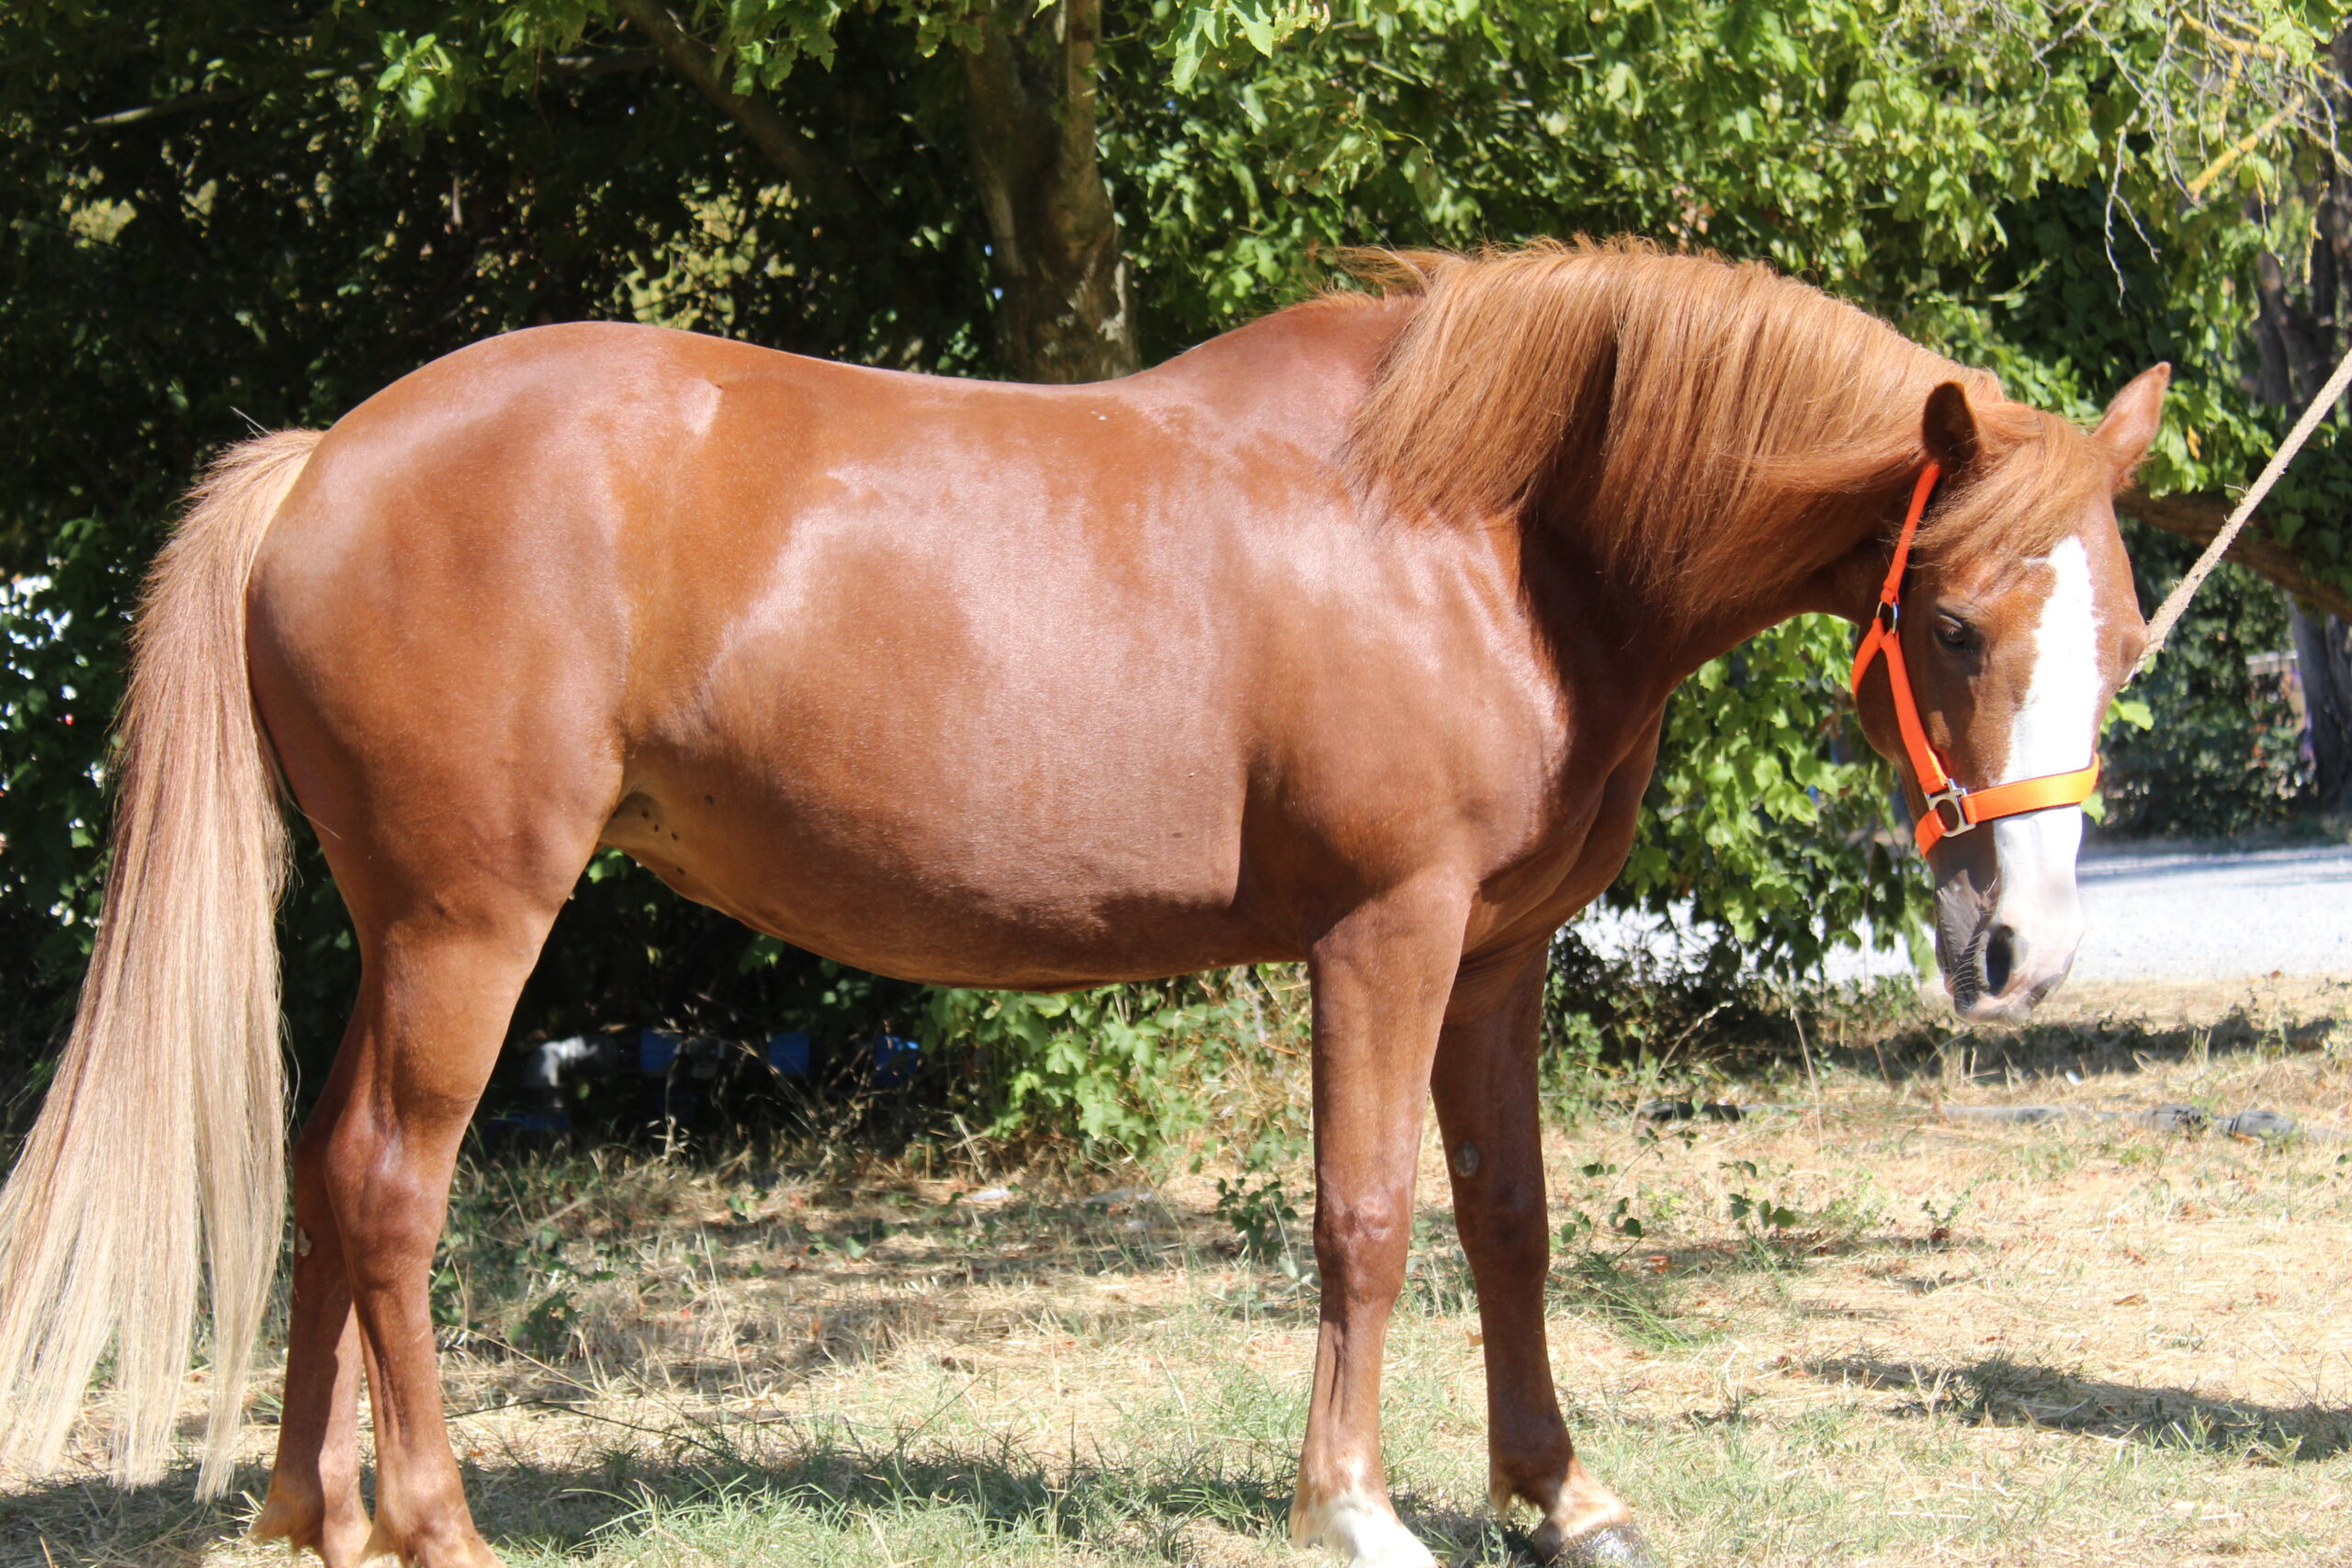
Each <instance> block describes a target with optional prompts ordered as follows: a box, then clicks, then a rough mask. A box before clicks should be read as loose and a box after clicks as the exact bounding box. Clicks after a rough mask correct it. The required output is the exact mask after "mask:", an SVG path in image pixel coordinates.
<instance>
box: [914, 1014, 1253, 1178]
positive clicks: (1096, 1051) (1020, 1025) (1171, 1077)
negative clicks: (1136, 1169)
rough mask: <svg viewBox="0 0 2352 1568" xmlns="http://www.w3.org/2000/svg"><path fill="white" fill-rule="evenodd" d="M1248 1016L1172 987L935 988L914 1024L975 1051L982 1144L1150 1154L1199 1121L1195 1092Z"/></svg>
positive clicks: (1201, 1118)
mask: <svg viewBox="0 0 2352 1568" xmlns="http://www.w3.org/2000/svg"><path fill="white" fill-rule="evenodd" d="M1248 1018H1249V1008H1248V1006H1247V1005H1246V1004H1245V1003H1243V1002H1242V1001H1240V1000H1239V999H1238V998H1236V997H1234V996H1233V995H1231V994H1229V993H1220V992H1219V991H1217V990H1215V989H1212V988H1211V987H1209V986H1207V985H1204V984H1203V983H1201V982H1197V981H1177V982H1173V983H1170V984H1166V985H1158V986H1106V987H1099V988H1097V989H1094V990H1090V991H1070V992H1064V993H1060V994H1057V995H1051V996H1032V995H1025V994H1023V993H1021V992H1015V991H976V990H967V989H962V988H959V987H940V988H937V989H934V990H933V991H932V992H931V993H930V998H929V1001H928V1003H927V1005H926V1008H925V1011H924V1014H923V1025H924V1028H925V1030H926V1031H927V1032H928V1035H929V1038H931V1039H933V1040H935V1041H939V1042H941V1043H945V1044H951V1045H956V1046H962V1047H967V1048H968V1049H969V1050H970V1052H971V1053H972V1054H973V1056H974V1058H975V1060H976V1063H977V1066H978V1081H979V1083H980V1085H981V1086H983V1088H982V1094H983V1095H984V1097H985V1100H986V1104H985V1107H984V1109H985V1111H986V1112H987V1113H988V1114H989V1117H990V1120H989V1123H988V1133H989V1136H991V1137H998V1138H1009V1137H1017V1136H1022V1135H1035V1134H1049V1135H1050V1134H1069V1135H1074V1136H1075V1137H1076V1138H1077V1139H1078V1140H1079V1142H1080V1145H1081V1146H1082V1147H1084V1148H1087V1149H1089V1150H1096V1151H1103V1152H1133V1153H1138V1154H1149V1153H1152V1152H1155V1151H1157V1150H1159V1148H1161V1147H1163V1146H1165V1145H1168V1144H1170V1143H1173V1142H1175V1141H1176V1140H1177V1139H1178V1138H1180V1137H1182V1135H1183V1134H1187V1133H1190V1132H1193V1131H1195V1130H1196V1129H1198V1128H1199V1127H1201V1126H1202V1125H1204V1122H1205V1119H1206V1108H1205V1107H1204V1104H1203V1103H1202V1101H1201V1099H1200V1097H1199V1096H1198V1094H1197V1093H1196V1092H1194V1090H1195V1088H1196V1086H1197V1085H1198V1083H1199V1082H1200V1080H1201V1078H1202V1077H1204V1076H1205V1074H1206V1072H1207V1071H1209V1070H1210V1069H1211V1068H1213V1066H1215V1064H1216V1058H1218V1057H1219V1056H1221V1055H1223V1053H1224V1052H1225V1051H1226V1050H1227V1049H1228V1048H1229V1047H1230V1043H1232V1042H1233V1041H1234V1040H1235V1039H1237V1038H1238V1037H1239V1036H1240V1035H1241V1034H1242V1033H1243V1032H1244V1025H1245V1023H1246V1021H1247V1020H1248Z"/></svg>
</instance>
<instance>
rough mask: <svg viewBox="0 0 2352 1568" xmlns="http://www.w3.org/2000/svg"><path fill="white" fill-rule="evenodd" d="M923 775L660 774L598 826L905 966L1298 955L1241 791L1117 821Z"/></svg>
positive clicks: (663, 873)
mask: <svg viewBox="0 0 2352 1568" xmlns="http://www.w3.org/2000/svg"><path fill="white" fill-rule="evenodd" d="M922 793H923V792H922V791H921V790H920V789H912V788H910V789H908V790H903V791H899V792H882V791H873V790H867V791H862V792H858V794H857V798H856V799H855V800H854V801H852V800H851V799H848V798H845V797H843V796H842V795H830V794H828V793H827V792H825V791H823V790H822V789H821V788H820V787H817V786H816V785H814V784H811V782H810V781H809V780H807V779H805V778H803V779H785V780H775V779H758V780H745V781H740V782H729V781H728V780H725V779H722V778H718V777H704V778H700V779H684V780H678V781H673V782H671V783H669V784H661V783H656V784H650V786H649V787H645V788H641V789H639V791H638V792H636V793H633V794H631V795H629V796H628V798H627V799H625V800H624V801H623V802H622V803H621V807H620V809H619V810H618V811H617V812H616V814H615V815H614V817H613V819H612V821H611V822H610V823H609V824H608V825H607V827H606V829H605V834H604V841H605V843H606V844H609V845H612V846H614V847H616V848H618V849H620V850H622V851H624V852H627V853H628V854H629V855H630V856H632V857H633V858H634V859H636V860H638V861H639V862H640V863H643V864H644V865H646V866H647V867H649V868H650V869H651V870H652V871H653V872H654V873H655V874H657V875H659V876H660V877H662V880H664V881H665V882H667V883H669V884H670V885H671V886H673V887H675V888H676V889H677V890H678V891H679V892H681V893H683V894H684V895H686V896H687V897H692V898H695V899H697V900H699V901H701V902H703V903H707V904H710V905H712V906H713V907H715V908H719V909H722V910H725V911H726V912H727V913H729V914H730V915H732V916H734V917H735V918H736V919H740V920H741V921H743V922H744V923H745V924H746V925H749V926H752V927H753V928H754V929H756V930H759V931H765V932H768V933H769V934H771V935H774V936H776V937H779V938H781V939H783V940H784V941H786V942H791V943H793V944H794V945H795V946H797V947H804V948H807V949H809V951H811V952H814V953H821V954H823V955H824V956H826V957H829V958H833V959H836V960H839V961H840V962H842V963H844V964H854V965H855V966H857V967H859V968H861V969H868V970H873V971H875V972H876V973H879V974H886V975H892V976H899V977H901V978H905V979H912V980H922V981H927V982H931V983H933V984H959V985H985V986H1001V987H1027V988H1037V989H1052V988H1059V987H1074V986H1082V985H1090V984H1100V983H1107V982H1110V981H1114V980H1125V979H1140V978H1146V977H1150V976H1162V975H1175V974H1184V973H1189V972H1192V971H1194V970H1200V969H1208V968H1216V967H1220V966H1223V965H1227V964H1240V963H1248V962H1258V961H1267V960H1272V959H1277V958H1283V957H1290V956H1295V953H1292V952H1290V951H1289V950H1288V947H1287V945H1286V944H1284V943H1283V942H1280V941H1279V940H1278V938H1277V937H1275V936H1274V935H1272V934H1271V933H1269V932H1268V931H1265V930H1263V929H1261V927H1260V925H1259V924H1258V923H1257V922H1255V921H1253V920H1252V919H1250V914H1249V912H1248V911H1247V910H1246V909H1245V908H1243V904H1242V900H1241V898H1240V897H1239V896H1238V865H1239V858H1240V857H1239V847H1238V844H1239V833H1238V818H1239V813H1238V809H1235V810H1231V811H1223V812H1221V811H1218V810H1216V809H1213V808H1212V807H1211V805H1210V803H1209V802H1208V801H1207V800H1206V799H1205V798H1196V799H1193V800H1190V801H1186V802H1183V803H1182V805H1181V807H1180V806H1178V804H1177V803H1174V802H1170V801H1169V800H1166V799H1164V798H1163V799H1162V800H1160V801H1159V803H1158V806H1159V809H1157V810H1154V809H1152V807H1150V806H1149V805H1147V804H1144V803H1140V802H1138V803H1137V804H1136V808H1135V809H1131V810H1125V811H1121V812H1119V813H1118V814H1117V819H1116V820H1109V819H1106V817H1105V816H1104V815H1099V814H1096V813H1092V812H1090V811H1088V810H1087V809H1085V808H1084V807H1083V806H1082V805H1073V804H1072V803H1069V802H1063V803H1060V807H1059V809H1053V808H1051V807H1048V808H1047V809H1039V807H1038V806H1037V805H1036V803H1034V802H1033V803H1023V802H1021V801H1016V800H1006V801H1001V802H996V803H994V808H993V809H991V808H989V804H988V803H981V802H974V801H969V800H967V801H961V802H956V803H954V804H953V805H952V806H949V807H947V808H946V809H933V810H926V809H924V805H923V800H922ZM934 804H940V803H934ZM1171 807H1175V808H1173V809H1171Z"/></svg>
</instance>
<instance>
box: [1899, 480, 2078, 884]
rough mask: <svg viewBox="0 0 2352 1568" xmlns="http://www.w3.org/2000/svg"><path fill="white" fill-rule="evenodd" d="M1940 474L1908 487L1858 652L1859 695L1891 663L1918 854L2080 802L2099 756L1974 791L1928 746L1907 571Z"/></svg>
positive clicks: (1933, 748) (1913, 832) (1914, 837)
mask: <svg viewBox="0 0 2352 1568" xmlns="http://www.w3.org/2000/svg"><path fill="white" fill-rule="evenodd" d="M1941 472H1942V470H1941V469H1939V468H1937V466H1936V465H1935V464H1933V463H1929V464H1928V466H1927V467H1926V468H1922V469H1920V470H1919V482H1918V484H1917V487H1916V488H1914V489H1913V491H1911V510H1910V511H1909V512H1908V513H1905V515H1904V519H1903V532H1902V533H1901V534H1900V535H1898V536H1896V538H1895V541H1894V565H1892V566H1891V567H1889V568H1888V569H1887V573H1886V586H1885V587H1883V588H1882V589H1880V590H1879V592H1878V608H1877V609H1876V610H1875V611H1874V612H1873V613H1872V614H1871V624H1870V626H1869V628H1868V629H1867V630H1865V631H1864V632H1863V633H1862V642H1861V646H1860V648H1858V649H1855V650H1854V695H1855V697H1856V698H1858V699H1859V698H1860V696H1861V694H1862V676H1863V674H1864V673H1865V672H1866V671H1868V670H1869V669H1870V667H1871V660H1873V659H1883V660H1886V686H1887V692H1888V694H1889V695H1890V696H1892V697H1893V698H1894V727H1895V728H1896V729H1897V730H1898V731H1900V732H1901V734H1902V736H1903V755H1904V760H1905V761H1907V762H1909V763H1910V764H1911V776H1912V778H1913V779H1915V780H1916V781H1917V783H1918V785H1919V793H1920V794H1922V795H1926V796H1927V797H1928V811H1927V815H1926V816H1924V817H1921V818H1919V822H1918V825H1917V827H1916V828H1914V829H1912V837H1913V839H1915V840H1917V843H1918V845H1919V852H1920V853H1921V854H1925V853H1927V852H1928V851H1929V850H1932V849H1934V848H1935V847H1936V846H1937V845H1938V844H1939V843H1941V842H1943V840H1946V839H1949V838H1952V837H1954V836H1955V835H1958V834H1961V833H1965V832H1967V831H1969V830H1970V829H1973V828H1975V827H1976V826H1978V825H1979V824H1980V823H1985V822H1990V821H1993V820H1995V819H1996V818H2002V817H2018V816H2022V815H2024V814H2025V813H2026V812H2029V811H2047V810H2049V809H2050V808H2051V807H2056V806H2080V805H2081V804H2082V803H2083V802H2084V801H2086V800H2088V799H2089V798H2090V796H2091V791H2093V790H2095V789H2097V788H2098V754H2097V753H2096V752H2094V753H2093V754H2092V756H2091V761H2090V766H2088V767H2086V768H2077V769H2075V771H2074V772H2073V773H2043V774H2041V775H2040V776H2039V777H2036V778H2030V779H2018V781H2016V782H2015V783H2013V784H1994V785H1991V786H1990V787H1988V788H1985V789H1969V788H1967V787H1966V786H1964V785H1962V784H1959V783H1957V782H1956V781H1955V780H1954V779H1953V778H1952V776H1951V774H1950V773H1946V772H1945V771H1944V765H1943V761H1942V759H1941V758H1939V757H1938V756H1937V755H1936V749H1935V747H1933V746H1932V745H1930V744H1928V731H1927V729H1926V728H1925V727H1924V726H1922V725H1921V724H1920V722H1919V703H1918V699H1917V697H1916V696H1915V695H1914V694H1912V691H1911V671H1910V669H1909V667H1908V666H1906V665H1905V663H1904V662H1903V637H1902V626H1903V572H1904V569H1905V567H1907V566H1909V565H1910V563H1911V540H1912V538H1913V536H1915V535H1917V533H1918V531H1919V518H1920V516H1921V514H1923V513H1925V512H1926V511H1927V510H1928V495H1929V494H1930V493H1931V492H1932V491H1934V490H1935V488H1936V480H1937V479H1938V478H1939V476H1940V475H1941Z"/></svg>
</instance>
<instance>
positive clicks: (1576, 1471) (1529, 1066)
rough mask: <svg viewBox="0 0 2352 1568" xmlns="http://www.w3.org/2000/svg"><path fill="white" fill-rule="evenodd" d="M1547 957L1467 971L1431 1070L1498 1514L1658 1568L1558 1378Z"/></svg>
mask: <svg viewBox="0 0 2352 1568" xmlns="http://www.w3.org/2000/svg"><path fill="white" fill-rule="evenodd" d="M1544 958H1545V947H1544V945H1537V946H1536V947H1534V948H1533V949H1532V951H1529V952H1525V953H1518V954H1514V955H1512V956H1511V957H1510V958H1509V959H1507V960H1505V961H1502V962H1498V963H1491V964H1479V965H1476V966H1472V965H1467V964H1465V965H1464V968H1463V972H1462V974H1461V976H1459V978H1458V979H1457V980H1456V982H1455V985H1454V993H1453V1001H1452V1003H1451V1005H1450V1006H1449V1008H1448V1010H1447V1013H1446V1021H1445V1029H1444V1032H1443V1033H1442V1035H1441V1036H1440V1039H1439V1042H1438V1051H1437V1061H1436V1063H1435V1065H1434V1066H1433V1068H1432V1070H1431V1073H1430V1089H1431V1092H1432V1094H1433V1096H1434V1098H1435V1100H1436V1101H1437V1115H1438V1126H1439V1129H1440V1130H1441V1131H1442V1133H1443V1134H1444V1137H1445V1154H1446V1168H1447V1169H1448V1170H1449V1171H1450V1172H1451V1174H1452V1176H1453V1213H1454V1219H1455V1222H1456V1224H1458V1225H1459V1227H1460V1230H1461V1234H1462V1249H1463V1251H1464V1253H1465V1254H1466V1255H1467V1256H1468V1258H1469V1260H1470V1272H1471V1275H1472V1277H1473V1278H1474V1279H1475V1280H1476V1281H1477V1285H1478V1317H1479V1325H1480V1328H1481V1329H1482V1331H1483V1333H1484V1336H1485V1339H1486V1346H1487V1443H1488V1455H1489V1460H1488V1471H1487V1477H1488V1487H1489V1489H1490V1491H1491V1493H1492V1495H1493V1499H1494V1504H1495V1508H1496V1511H1497V1512H1498V1513H1503V1512H1507V1511H1508V1510H1509V1508H1510V1504H1511V1502H1512V1500H1513V1499H1514V1498H1523V1499H1525V1500H1526V1501H1527V1502H1529V1503H1531V1504H1532V1505H1534V1506H1535V1509H1536V1511H1537V1512H1538V1513H1540V1514H1542V1515H1543V1520H1542V1522H1541V1523H1540V1524H1538V1525H1537V1526H1536V1529H1535V1533H1534V1537H1533V1542H1532V1544H1533V1545H1534V1548H1535V1551H1536V1553H1537V1555H1538V1556H1540V1557H1543V1558H1545V1559H1549V1560H1556V1561H1558V1562H1573V1563H1626V1564H1634V1563H1645V1562H1649V1561H1650V1557H1649V1554H1648V1551H1647V1549H1646V1548H1645V1546H1644V1545H1643V1542H1642V1538H1641V1535H1640V1533H1639V1532H1638V1531H1637V1530H1636V1529H1634V1523H1633V1515H1632V1513H1631V1511H1630V1510H1628V1509H1627V1508H1626V1506H1625V1505H1624V1504H1623V1503H1622V1502H1620V1501H1619V1500H1618V1499H1617V1497H1616V1496H1615V1495H1613V1494H1611V1492H1610V1491H1609V1490H1608V1488H1606V1487H1604V1486H1602V1485H1601V1484H1600V1483H1599V1482H1598V1481H1596V1480H1594V1479H1593V1478H1592V1476H1591V1474H1590V1473H1589V1472H1587V1471H1586V1469H1585V1468H1584V1466H1583V1464H1582V1463H1580V1462H1579V1461H1577V1456H1576V1449H1575V1446H1574V1445H1573V1444H1572V1443H1571V1442H1570V1441H1569V1439H1568V1429H1567V1427H1566V1424H1564V1423H1563V1422H1562V1421H1561V1419H1560V1405H1559V1400H1558V1397H1557V1396H1556V1394H1555V1392H1554V1390H1553V1386H1552V1360H1551V1352H1550V1349H1549V1348H1548V1346H1547V1345H1546V1344H1545V1336H1544V1277H1545V1275H1546V1274H1547V1272H1548V1271H1549V1269H1550V1265H1551V1236H1550V1234H1549V1223H1548V1220H1547V1217H1546V1213H1545V1208H1544V1154H1543V1147H1542V1142H1541V1138H1542V1128H1541V1124H1540V1122H1539V1120H1538V1117H1537V1100H1536V1094H1537V1081H1536V1052H1537V1048H1538V1046H1539V1044H1540V1043H1541V1042H1542V1036H1543V1022H1544V1014H1543V1005H1544Z"/></svg>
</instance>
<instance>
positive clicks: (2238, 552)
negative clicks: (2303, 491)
mask: <svg viewBox="0 0 2352 1568" xmlns="http://www.w3.org/2000/svg"><path fill="white" fill-rule="evenodd" d="M2115 509H2116V510H2117V511H2118V512H2120V513H2123V514H2125V515H2126V516H2129V517H2136V518H2138V519H2139V520H2140V521H2141V522H2143V523H2145V524H2146V525H2148V526H2150V527H2151V528H2161V529H2163V530H2164V531H2165V533H2167V534H2177V535H2178V536H2181V537H2182V538H2184V539H2193V540H2195V541H2196V542H2197V543H2198V544H2199V545H2210V544H2211V543H2212V542H2213V536H2214V535H2216V534H2219V533H2220V532H2221V531H2222V524H2223V523H2224V522H2226V521H2228V519H2229V515H2230V502H2229V500H2228V498H2227V497H2224V496H2218V495H2166V496H2151V495H2149V494H2147V493H2146V492H2145V491H2141V490H2138V489H2133V490H2130V491H2125V492H2124V493H2123V494H2121V495H2119V496H2117V497H2116V498H2115ZM2223 559H2225V560H2233V561H2235V562H2237V563H2238V564H2239V565H2240V566H2242V567H2245V568H2246V569H2247V570H2251V571H2256V572H2259V573H2260V574H2261V575H2262V576H2264V577H2267V578H2268V579H2269V580H2270V581H2273V582H2275V583H2277V584H2278V586H2279V587H2281V588H2283V589H2285V590H2286V591H2287V592H2290V593H2292V594H2293V595H2294V596H2295V597H2296V598H2298V599H2301V601H2303V603H2305V604H2309V605H2311V606H2312V608H2314V609H2317V610H2324V611H2325V612H2326V613H2327V614H2329V615H2335V616H2336V617H2338V618H2339V619H2342V620H2346V621H2352V595H2346V592H2344V590H2342V589H2341V588H2337V587H2335V585H2333V584H2332V583H2326V582H2322V581H2320V580H2319V579H2317V578H2315V577H2313V576H2312V575H2311V573H2310V572H2308V571H2306V570H2304V569H2303V565H2302V563H2301V561H2299V560H2297V559H2296V558H2295V553H2294V552H2293V551H2292V550H2290V549H2289V548H2288V547H2286V546H2284V545H2282V544H2280V543H2279V542H2278V540H2276V539H2273V538H2270V537H2269V536H2267V535H2264V534H2261V533H2259V532H2257V531H2256V529H2255V528H2254V527H2252V526H2249V527H2248V528H2247V529H2246V530H2245V532H2244V533H2242V534H2240V535H2239V536H2237V542H2236V543H2234V544H2233V545H2232V546H2231V547H2230V553H2229V554H2228V555H2227V556H2225V557H2223Z"/></svg>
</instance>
